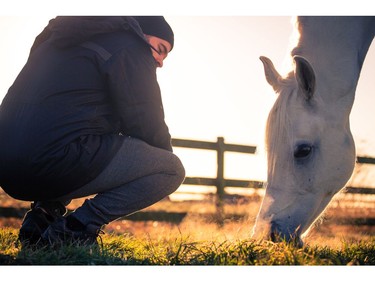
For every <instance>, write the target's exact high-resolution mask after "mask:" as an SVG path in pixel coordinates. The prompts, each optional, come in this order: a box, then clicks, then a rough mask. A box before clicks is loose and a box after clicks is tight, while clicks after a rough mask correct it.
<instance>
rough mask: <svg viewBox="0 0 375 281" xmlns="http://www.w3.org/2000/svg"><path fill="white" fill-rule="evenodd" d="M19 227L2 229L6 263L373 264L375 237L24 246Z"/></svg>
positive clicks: (115, 238)
mask: <svg viewBox="0 0 375 281" xmlns="http://www.w3.org/2000/svg"><path fill="white" fill-rule="evenodd" d="M17 234H18V231H17V230H14V229H11V228H5V229H2V230H0V242H1V246H0V263H1V264H6V265H374V264H375V238H373V239H372V240H369V241H364V242H349V241H346V242H343V243H342V245H341V247H340V248H338V249H336V248H335V249H333V248H330V247H328V246H324V247H320V246H309V245H306V246H304V247H303V248H296V247H293V246H292V245H289V244H287V243H276V244H275V243H271V242H269V241H255V240H251V239H246V240H236V241H229V240H228V241H221V242H219V241H196V240H193V239H191V238H190V237H189V236H185V235H183V234H182V233H180V234H179V235H176V236H175V237H167V238H160V239H156V240H155V239H150V238H147V236H144V237H143V238H136V237H133V236H130V235H115V234H106V235H104V236H103V237H102V241H103V243H102V245H101V246H100V247H90V246H82V245H76V244H71V245H65V246H62V247H55V248H53V249H51V248H48V247H40V248H35V247H25V248H22V246H21V245H20V243H19V242H18V241H17Z"/></svg>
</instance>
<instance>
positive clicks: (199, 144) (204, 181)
mask: <svg viewBox="0 0 375 281" xmlns="http://www.w3.org/2000/svg"><path fill="white" fill-rule="evenodd" d="M172 145H173V146H175V147H183V148H193V149H203V150H215V151H216V153H217V174H216V178H206V177H186V178H185V181H184V182H183V184H186V185H207V186H215V187H216V191H217V192H216V195H217V199H218V200H217V201H218V205H219V206H220V205H221V204H222V203H221V202H222V199H223V198H224V195H225V187H227V186H230V187H243V188H248V187H251V188H262V187H263V186H264V183H263V182H259V181H250V180H249V181H246V180H237V179H225V178H224V161H225V159H224V152H226V151H230V152H238V153H248V154H254V153H255V151H256V147H255V146H247V145H238V144H227V143H225V142H224V138H223V137H218V138H217V141H216V142H208V141H198V140H186V139H175V138H174V139H172ZM357 162H358V163H359V164H375V159H374V158H369V157H361V156H359V157H357ZM346 192H347V193H360V194H375V188H362V187H347V188H346Z"/></svg>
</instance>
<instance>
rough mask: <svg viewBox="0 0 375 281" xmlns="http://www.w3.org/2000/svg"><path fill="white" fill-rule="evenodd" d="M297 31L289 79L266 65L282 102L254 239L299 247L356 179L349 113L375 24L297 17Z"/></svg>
mask: <svg viewBox="0 0 375 281" xmlns="http://www.w3.org/2000/svg"><path fill="white" fill-rule="evenodd" d="M297 27H298V31H299V33H300V38H299V42H298V44H297V46H296V47H295V48H294V49H293V50H292V52H291V56H292V58H293V61H294V66H295V67H294V70H293V71H292V72H290V73H289V74H288V76H287V77H281V76H280V74H279V73H278V72H277V71H276V69H275V68H274V66H273V64H272V62H271V60H270V59H268V58H266V57H261V58H260V59H261V61H262V62H263V65H264V70H265V75H266V80H267V82H268V83H269V84H270V85H271V86H272V87H273V89H274V90H275V92H276V93H277V94H278V98H277V100H276V102H275V104H274V106H273V108H272V109H271V111H270V113H269V117H268V120H267V128H266V147H267V160H268V175H267V187H266V194H265V197H264V199H263V202H262V206H261V208H260V211H259V214H258V216H257V220H256V224H255V227H254V229H253V237H255V238H260V237H262V238H271V239H272V240H279V239H283V240H284V239H285V240H287V241H294V242H297V244H299V245H301V244H302V240H301V236H302V235H303V234H307V232H308V230H309V229H310V228H311V226H312V225H313V224H314V222H315V221H316V220H317V218H318V217H319V216H320V215H321V214H322V212H323V211H324V209H325V208H326V206H327V205H328V203H329V202H330V201H331V199H332V197H333V196H334V195H335V194H336V193H337V192H338V191H340V190H341V189H342V188H343V187H344V186H345V184H346V183H347V181H348V180H349V178H350V177H351V175H352V173H353V169H354V165H355V160H356V152H355V145H354V140H353V137H352V134H351V132H350V126H349V114H350V111H351V108H352V105H353V102H354V95H355V91H356V87H357V82H358V79H359V76H360V72H361V68H362V65H363V62H364V59H365V56H366V53H367V51H368V49H369V47H370V45H371V42H372V40H373V38H374V35H375V17H299V18H298V19H297ZM374 78H375V77H374ZM302 237H303V236H302Z"/></svg>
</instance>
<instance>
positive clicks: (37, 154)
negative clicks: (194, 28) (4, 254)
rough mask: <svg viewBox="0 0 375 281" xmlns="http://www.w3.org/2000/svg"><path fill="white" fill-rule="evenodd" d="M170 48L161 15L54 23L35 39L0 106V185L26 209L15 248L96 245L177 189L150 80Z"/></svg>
mask: <svg viewBox="0 0 375 281" xmlns="http://www.w3.org/2000/svg"><path fill="white" fill-rule="evenodd" d="M173 44H174V34H173V31H172V29H171V27H170V26H169V24H168V23H167V22H166V21H165V19H164V18H163V17H56V18H55V19H52V20H51V21H50V22H49V24H48V26H47V27H46V28H45V29H44V30H43V31H42V33H41V34H39V35H38V36H37V38H36V39H35V42H34V44H33V46H32V48H31V51H30V55H29V58H28V60H27V63H26V64H25V66H24V68H23V69H22V71H21V72H20V74H19V75H18V77H17V78H16V80H15V82H14V83H13V85H12V86H11V87H10V89H9V91H8V93H7V95H6V97H5V98H4V100H3V102H2V104H1V106H0V135H1V138H0V186H1V187H2V188H3V189H4V191H5V192H6V193H7V194H9V195H10V196H12V197H14V198H16V199H19V200H26V201H31V202H32V204H31V210H30V211H29V212H27V213H26V215H25V218H24V220H23V222H22V226H21V229H20V233H19V239H20V241H21V242H22V243H29V244H35V243H38V242H39V241H41V242H44V243H48V244H55V243H57V242H59V243H61V242H71V241H79V242H84V243H96V238H97V236H98V234H99V231H100V230H101V229H102V227H103V226H104V225H106V224H109V223H110V222H112V221H114V220H116V219H118V218H120V217H124V216H127V215H129V214H131V213H134V212H136V211H139V210H141V209H143V208H146V207H148V206H150V205H152V204H154V203H156V202H158V201H159V200H161V199H163V198H165V197H166V196H168V195H169V194H171V193H172V192H174V191H175V190H176V189H177V188H178V187H179V186H180V184H181V183H182V182H183V180H184V177H185V171H184V167H183V165H182V163H181V161H180V160H179V159H178V157H177V156H176V155H175V154H173V152H172V146H171V136H170V134H169V130H168V127H167V125H166V124H165V121H164V111H163V105H162V99H161V94H160V89H159V85H158V82H157V78H156V69H157V67H162V66H163V61H164V59H165V58H166V57H167V55H168V53H169V52H170V51H171V50H172V48H173ZM91 195H94V196H93V197H91V198H90V199H87V200H85V202H84V203H83V204H82V206H80V207H79V208H77V209H76V210H75V211H74V212H72V213H70V214H68V215H67V214H66V206H67V204H69V202H70V201H71V200H72V199H75V198H81V197H86V196H91Z"/></svg>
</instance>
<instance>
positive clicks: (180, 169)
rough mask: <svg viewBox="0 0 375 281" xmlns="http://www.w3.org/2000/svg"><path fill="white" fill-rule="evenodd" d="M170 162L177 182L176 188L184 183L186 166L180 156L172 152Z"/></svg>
mask: <svg viewBox="0 0 375 281" xmlns="http://www.w3.org/2000/svg"><path fill="white" fill-rule="evenodd" d="M169 164H170V167H171V168H172V170H173V175H174V183H175V184H174V188H175V190H176V189H177V188H178V187H179V186H180V185H181V184H182V183H183V181H184V179H185V168H184V165H183V164H182V162H181V160H180V158H178V157H177V156H176V155H175V154H172V157H171V159H170V163H169ZM175 190H174V191H175Z"/></svg>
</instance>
